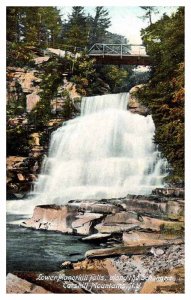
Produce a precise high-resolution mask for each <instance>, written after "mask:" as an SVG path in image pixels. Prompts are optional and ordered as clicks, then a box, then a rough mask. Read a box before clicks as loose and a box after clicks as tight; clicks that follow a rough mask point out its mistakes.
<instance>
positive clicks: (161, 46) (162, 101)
mask: <svg viewBox="0 0 191 300" xmlns="http://www.w3.org/2000/svg"><path fill="white" fill-rule="evenodd" d="M142 36H143V41H144V44H145V46H146V49H147V54H148V55H150V57H151V60H152V72H151V79H150V81H149V83H148V84H147V85H146V86H145V87H144V88H143V89H142V90H141V91H140V98H141V99H142V101H143V103H144V104H146V105H147V106H148V107H149V108H150V109H151V112H152V116H153V119H154V122H155V125H156V132H155V142H156V143H157V144H158V145H159V148H160V150H161V151H162V153H163V154H164V155H165V157H167V159H168V161H169V163H170V164H171V166H172V167H173V170H174V175H176V176H179V177H180V178H183V176H184V142H183V141H184V8H183V7H181V8H179V9H178V11H177V12H176V13H175V14H173V15H172V16H171V17H169V16H167V15H164V16H163V17H162V19H161V20H159V21H158V22H156V23H154V24H151V25H150V26H149V27H147V28H146V29H144V30H142Z"/></svg>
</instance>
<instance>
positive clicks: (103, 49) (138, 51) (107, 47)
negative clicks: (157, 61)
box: [88, 43, 146, 58]
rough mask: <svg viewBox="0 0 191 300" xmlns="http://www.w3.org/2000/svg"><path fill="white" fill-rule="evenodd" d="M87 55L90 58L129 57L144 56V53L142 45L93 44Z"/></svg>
mask: <svg viewBox="0 0 191 300" xmlns="http://www.w3.org/2000/svg"><path fill="white" fill-rule="evenodd" d="M88 53H89V55H90V56H91V55H92V56H103V57H104V56H105V55H110V56H120V57H121V58H122V57H123V56H129V55H138V56H145V55H146V51H145V47H144V46H143V45H136V44H134V45H128V44H100V43H96V44H94V45H93V46H92V47H91V48H90V50H89V52H88Z"/></svg>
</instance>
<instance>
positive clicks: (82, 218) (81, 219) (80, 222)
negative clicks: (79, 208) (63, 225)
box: [71, 213, 103, 235]
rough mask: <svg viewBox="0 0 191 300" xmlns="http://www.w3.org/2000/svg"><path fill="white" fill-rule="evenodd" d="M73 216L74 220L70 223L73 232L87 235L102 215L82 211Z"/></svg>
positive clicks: (91, 231)
mask: <svg viewBox="0 0 191 300" xmlns="http://www.w3.org/2000/svg"><path fill="white" fill-rule="evenodd" d="M75 218H76V220H75V221H74V222H72V224H71V226H72V229H73V231H74V233H77V234H80V235H88V234H92V233H93V232H94V225H95V224H96V223H97V221H101V219H102V218H103V215H102V214H95V213H84V214H79V215H77V216H75Z"/></svg>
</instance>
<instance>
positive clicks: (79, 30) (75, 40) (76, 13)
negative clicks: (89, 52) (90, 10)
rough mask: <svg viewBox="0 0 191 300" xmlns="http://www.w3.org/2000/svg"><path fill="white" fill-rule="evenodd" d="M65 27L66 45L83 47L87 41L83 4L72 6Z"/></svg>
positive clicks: (86, 23) (86, 25) (86, 24)
mask: <svg viewBox="0 0 191 300" xmlns="http://www.w3.org/2000/svg"><path fill="white" fill-rule="evenodd" d="M66 27H67V30H66V32H65V43H66V45H68V46H74V47H82V48H85V47H86V46H87V41H88V22H87V17H86V15H85V12H84V7H83V6H73V7H72V13H71V15H69V20H68V22H67V25H66Z"/></svg>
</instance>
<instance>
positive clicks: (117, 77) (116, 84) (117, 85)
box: [97, 65, 128, 93]
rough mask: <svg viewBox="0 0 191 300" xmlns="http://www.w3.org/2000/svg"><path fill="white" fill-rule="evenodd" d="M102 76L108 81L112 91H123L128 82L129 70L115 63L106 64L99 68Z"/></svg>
mask: <svg viewBox="0 0 191 300" xmlns="http://www.w3.org/2000/svg"><path fill="white" fill-rule="evenodd" d="M97 71H98V73H99V76H100V78H101V79H102V80H103V81H104V82H106V83H107V84H108V85H109V86H110V89H111V92H112V93H117V92H121V91H122V90H123V87H124V85H125V84H126V81H127V77H128V71H127V69H126V68H120V67H118V66H114V65H106V66H102V67H99V68H97Z"/></svg>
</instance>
